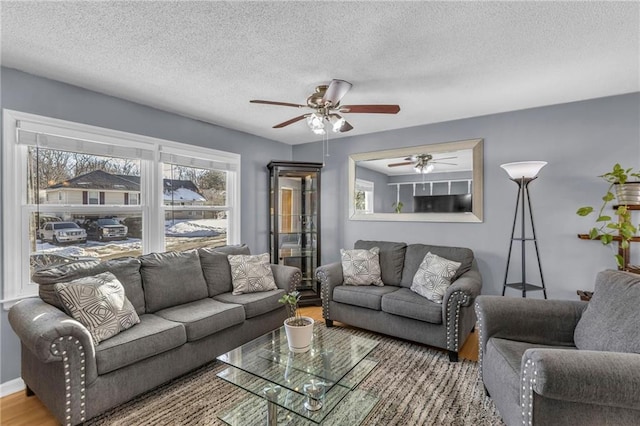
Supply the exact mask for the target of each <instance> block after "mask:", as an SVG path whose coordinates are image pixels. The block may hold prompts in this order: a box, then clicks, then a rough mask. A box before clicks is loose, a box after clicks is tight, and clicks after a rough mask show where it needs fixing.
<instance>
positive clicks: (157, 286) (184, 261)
mask: <svg viewBox="0 0 640 426" xmlns="http://www.w3.org/2000/svg"><path fill="white" fill-rule="evenodd" d="M140 261H141V262H142V267H141V268H140V274H141V275H142V285H143V287H144V299H145V302H146V304H147V312H149V313H153V312H156V311H159V310H160V309H164V308H168V307H169V306H176V305H182V304H184V303H189V302H193V301H195V300H200V299H204V298H205V297H209V291H208V290H207V282H206V281H205V280H204V275H202V267H201V266H200V256H199V255H198V251H197V250H188V251H180V252H177V251H170V252H166V253H151V254H145V255H144V256H140Z"/></svg>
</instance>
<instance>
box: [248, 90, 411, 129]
mask: <svg viewBox="0 0 640 426" xmlns="http://www.w3.org/2000/svg"><path fill="white" fill-rule="evenodd" d="M351 86H352V84H351V83H349V82H348V81H344V80H331V83H330V84H329V85H328V86H327V85H322V86H318V87H316V90H315V92H314V93H313V94H311V95H310V96H309V97H308V98H307V104H306V105H300V104H291V103H287V102H274V101H262V100H251V101H249V102H251V103H255V104H267V105H280V106H290V107H294V108H311V109H312V110H313V111H312V112H309V113H306V114H302V115H299V116H297V117H295V118H292V119H290V120H287V121H284V122H282V123H279V124H276V125H275V126H273V128H274V129H280V128H282V127H285V126H288V125H289V124H293V123H296V122H298V121H300V120H302V119H305V118H306V119H307V124H308V125H309V128H310V129H311V131H312V132H313V133H315V134H317V135H324V134H325V133H326V130H325V122H328V123H329V124H330V125H331V128H332V130H333V131H334V132H348V131H349V130H351V129H353V126H351V124H349V123H348V122H347V121H346V120H345V119H344V117H342V116H341V115H340V114H350V113H363V114H397V113H398V112H399V111H400V106H398V105H340V100H341V99H342V97H343V96H344V95H345V94H346V93H347V92H348V91H349V89H351ZM338 113H340V114H338Z"/></svg>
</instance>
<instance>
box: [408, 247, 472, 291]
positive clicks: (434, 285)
mask: <svg viewBox="0 0 640 426" xmlns="http://www.w3.org/2000/svg"><path fill="white" fill-rule="evenodd" d="M460 265H461V263H460V262H454V261H453V260H449V259H445V258H444V257H440V256H437V255H435V254H432V253H431V252H428V253H427V254H426V256H425V257H424V259H423V260H422V263H420V267H419V268H418V272H416V274H415V275H414V276H413V283H412V284H411V290H412V291H414V292H416V293H418V294H419V295H420V296H423V297H426V298H427V299H429V300H431V301H432V302H436V303H442V299H443V298H444V294H445V293H446V291H447V288H449V286H450V285H451V279H452V278H453V277H454V276H455V275H456V271H457V270H458V268H459V267H460Z"/></svg>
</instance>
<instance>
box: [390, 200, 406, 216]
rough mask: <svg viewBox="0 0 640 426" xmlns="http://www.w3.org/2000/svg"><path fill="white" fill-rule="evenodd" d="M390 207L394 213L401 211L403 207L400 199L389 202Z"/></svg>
mask: <svg viewBox="0 0 640 426" xmlns="http://www.w3.org/2000/svg"><path fill="white" fill-rule="evenodd" d="M391 207H393V208H394V210H395V211H396V213H402V208H403V207H404V204H402V201H398V202H397V203H393V204H391Z"/></svg>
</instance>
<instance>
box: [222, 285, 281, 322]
mask: <svg viewBox="0 0 640 426" xmlns="http://www.w3.org/2000/svg"><path fill="white" fill-rule="evenodd" d="M284 293H285V292H284V290H281V289H277V290H270V291H263V292H260V293H247V294H238V295H234V294H232V293H224V294H219V295H217V296H215V297H214V299H215V300H218V301H220V302H223V303H234V304H238V305H242V306H243V307H244V315H245V317H246V318H254V317H257V316H259V315H262V314H266V313H267V312H271V311H275V310H276V309H284V305H283V304H282V303H278V299H280V298H281V297H282V295H283V294H284Z"/></svg>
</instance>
